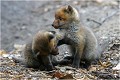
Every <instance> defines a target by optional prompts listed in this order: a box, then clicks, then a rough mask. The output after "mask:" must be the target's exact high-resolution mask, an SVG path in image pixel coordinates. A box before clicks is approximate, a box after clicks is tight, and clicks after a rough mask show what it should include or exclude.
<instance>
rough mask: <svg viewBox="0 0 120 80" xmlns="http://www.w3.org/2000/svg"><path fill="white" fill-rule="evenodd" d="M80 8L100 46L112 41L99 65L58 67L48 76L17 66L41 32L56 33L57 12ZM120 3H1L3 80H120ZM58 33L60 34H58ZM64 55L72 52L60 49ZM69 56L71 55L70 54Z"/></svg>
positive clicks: (112, 0) (68, 0) (111, 0)
mask: <svg viewBox="0 0 120 80" xmlns="http://www.w3.org/2000/svg"><path fill="white" fill-rule="evenodd" d="M67 4H70V5H72V6H74V7H76V8H77V9H78V11H79V13H80V14H81V22H82V23H83V25H85V26H88V27H90V28H91V29H92V30H93V31H94V33H95V35H96V37H97V39H98V42H99V43H101V44H102V43H103V42H104V41H105V40H108V41H109V46H108V48H106V50H105V52H104V53H103V54H102V57H101V59H100V61H99V63H97V64H92V65H91V68H90V69H89V70H86V69H78V70H76V69H74V68H71V67H70V66H62V67H60V66H56V68H57V70H55V71H51V72H47V71H39V70H34V69H32V68H25V67H24V66H23V65H19V64H16V63H14V61H13V60H12V58H11V57H12V56H13V55H15V56H19V54H20V53H21V47H22V45H24V44H25V43H26V42H27V41H28V40H30V39H31V38H32V36H33V35H34V34H35V33H36V32H37V31H39V30H43V29H44V30H55V29H54V28H52V26H51V24H52V22H53V20H54V12H55V10H56V9H57V8H59V7H60V6H63V5H67ZM119 8H120V1H119V0H105V1H103V0H94V1H92V0H91V1H88V0H66V1H62V0H61V1H57V0H54V1H51V0H50V1H49V0H48V1H2V2H1V39H0V40H1V51H0V55H1V56H0V59H1V65H0V78H1V79H11V80H16V79H81V80H89V79H118V78H120V76H119V75H120V68H119V67H120V58H119V57H120V9H119ZM56 31H57V30H56ZM59 49H60V50H59V51H60V55H58V56H57V57H58V58H60V57H64V53H65V52H66V51H68V49H67V47H66V46H65V45H64V46H61V47H60V48H59ZM68 53H69V51H68Z"/></svg>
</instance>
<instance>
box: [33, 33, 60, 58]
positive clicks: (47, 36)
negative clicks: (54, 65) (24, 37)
mask: <svg viewBox="0 0 120 80" xmlns="http://www.w3.org/2000/svg"><path fill="white" fill-rule="evenodd" d="M32 50H33V51H34V52H35V53H36V54H37V56H47V55H49V54H52V55H58V54H59V53H58V48H57V40H56V36H55V32H54V31H39V32H38V33H37V34H36V35H35V36H34V38H33V42H32Z"/></svg>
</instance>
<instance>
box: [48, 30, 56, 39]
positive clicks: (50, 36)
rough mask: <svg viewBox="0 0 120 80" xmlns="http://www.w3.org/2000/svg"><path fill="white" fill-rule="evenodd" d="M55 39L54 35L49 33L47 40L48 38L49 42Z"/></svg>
mask: <svg viewBox="0 0 120 80" xmlns="http://www.w3.org/2000/svg"><path fill="white" fill-rule="evenodd" d="M54 37H55V34H54V32H51V31H50V32H49V34H48V38H49V40H51V39H53V38H54Z"/></svg>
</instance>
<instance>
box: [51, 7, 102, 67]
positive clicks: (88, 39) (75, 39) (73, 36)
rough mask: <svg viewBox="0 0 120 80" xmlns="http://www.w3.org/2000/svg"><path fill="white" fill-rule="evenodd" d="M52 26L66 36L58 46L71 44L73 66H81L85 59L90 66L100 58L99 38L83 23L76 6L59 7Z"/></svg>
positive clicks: (86, 64) (86, 65)
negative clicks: (98, 50)
mask: <svg viewBox="0 0 120 80" xmlns="http://www.w3.org/2000/svg"><path fill="white" fill-rule="evenodd" d="M52 26H53V27H54V28H55V29H59V31H60V33H62V34H63V36H64V38H63V39H62V40H60V41H59V42H58V46H59V45H62V44H68V45H70V46H71V48H70V50H71V51H72V59H73V62H72V66H73V67H75V68H79V67H80V62H81V61H84V62H85V67H86V68H88V67H89V66H90V64H91V62H92V61H93V60H95V59H99V57H100V54H99V53H98V52H97V48H98V43H97V39H96V37H95V35H94V34H93V32H92V31H91V30H90V29H89V28H88V27H85V26H83V25H82V24H81V22H80V18H79V13H78V11H77V10H76V9H75V8H74V7H72V6H70V5H68V6H63V7H61V8H59V9H57V11H56V12H55V20H54V22H53V24H52Z"/></svg>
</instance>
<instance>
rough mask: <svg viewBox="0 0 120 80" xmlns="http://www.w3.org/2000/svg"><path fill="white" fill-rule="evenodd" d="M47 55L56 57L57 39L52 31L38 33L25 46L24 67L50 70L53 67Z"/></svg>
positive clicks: (22, 61)
mask: <svg viewBox="0 0 120 80" xmlns="http://www.w3.org/2000/svg"><path fill="white" fill-rule="evenodd" d="M49 55H58V48H57V39H56V36H55V32H54V31H39V32H38V33H37V34H35V36H34V38H33V40H32V41H31V42H29V43H28V44H26V46H25V48H24V51H23V57H24V59H23V60H19V61H18V62H21V63H22V64H25V65H26V67H32V68H39V69H41V70H43V69H44V68H45V69H47V70H52V69H53V65H52V62H51V59H50V56H49Z"/></svg>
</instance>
